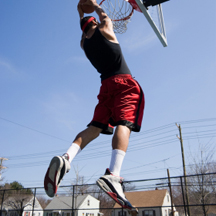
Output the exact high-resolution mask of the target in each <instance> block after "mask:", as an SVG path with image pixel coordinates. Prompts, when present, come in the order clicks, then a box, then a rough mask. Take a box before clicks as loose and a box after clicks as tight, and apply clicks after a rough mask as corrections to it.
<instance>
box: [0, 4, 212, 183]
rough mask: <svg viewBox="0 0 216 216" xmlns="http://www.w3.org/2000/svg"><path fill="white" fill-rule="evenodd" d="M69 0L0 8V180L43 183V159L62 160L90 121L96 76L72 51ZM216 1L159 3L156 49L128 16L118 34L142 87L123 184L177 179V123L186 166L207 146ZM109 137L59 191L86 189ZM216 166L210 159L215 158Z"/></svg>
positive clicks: (102, 165) (74, 36) (140, 20)
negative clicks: (160, 30) (160, 29)
mask: <svg viewBox="0 0 216 216" xmlns="http://www.w3.org/2000/svg"><path fill="white" fill-rule="evenodd" d="M77 3H78V2H77V1H69V0H63V1H60V0H43V1H42V0H37V1H36V0H32V1H29V0H22V1H21V0H0V29H1V33H0V77H1V78H0V101H1V103H0V145H1V150H0V157H6V158H8V159H9V160H8V161H5V162H4V166H6V167H7V169H6V170H5V171H4V173H3V177H4V182H12V181H18V182H20V183H22V184H23V185H24V186H25V187H37V186H42V185H43V178H44V174H45V172H46V169H47V166H48V164H49V161H50V160H51V158H52V157H53V156H54V155H61V154H63V153H64V152H65V151H66V150H67V149H68V147H69V146H70V144H71V142H72V141H73V139H74V137H75V135H76V134H77V133H78V132H79V131H80V130H83V129H85V127H86V125H87V124H88V123H89V122H90V121H91V118H92V115H93V111H94V107H95V105H96V103H97V97H96V96H97V94H98V91H99V87H100V78H99V74H98V73H97V72H96V70H95V69H94V68H93V67H92V65H91V64H90V63H89V62H88V60H87V59H86V57H85V55H84V53H83V51H82V50H81V48H80V46H79V42H80V38H81V30H80V27H79V17H78V13H77V10H76V7H77ZM215 9H216V2H215V1H214V0H209V1H208V4H207V7H206V5H204V4H203V1H201V0H198V1H195V0H192V1H186V0H182V1H177V0H171V1H169V2H166V3H164V4H163V14H164V19H165V26H166V31H167V38H168V47H166V48H164V47H163V46H162V45H161V44H160V42H159V40H158V39H157V38H156V36H155V34H154V32H153V31H152V29H151V28H150V26H149V24H148V23H147V21H146V19H145V17H144V16H143V15H142V14H141V13H138V12H136V13H135V14H134V16H133V17H132V20H131V22H130V23H129V24H128V30H127V32H126V33H124V34H121V35H119V34H118V35H117V37H118V40H119V42H120V44H121V47H122V50H123V53H124V56H125V59H126V61H127V63H128V66H129V68H130V69H131V72H132V74H133V76H134V77H135V79H137V80H138V82H139V83H140V85H141V86H142V88H143V90H144V93H145V99H146V106H145V114H144V119H143V124H142V130H141V132H140V133H132V135H131V140H130V145H129V149H128V152H127V154H126V157H125V160H124V164H123V167H122V176H123V177H125V179H127V180H134V179H146V178H159V177H166V169H168V168H169V169H170V175H171V176H175V175H181V174H182V169H181V167H182V161H181V151H180V144H179V140H178V139H177V137H176V134H178V128H177V127H176V126H175V122H177V123H178V124H181V126H182V132H183V138H184V147H185V154H186V164H187V165H188V164H189V163H192V158H193V157H192V156H195V155H196V154H199V150H200V148H201V146H202V145H206V144H207V145H208V148H206V149H205V150H206V152H208V151H209V149H213V148H214V146H215V141H216V137H215V125H216V124H215V122H216V100H215V93H216V85H215V81H216V28H215V25H216V14H215ZM110 143H111V136H106V135H101V136H100V137H99V138H98V139H97V140H95V141H93V142H92V143H91V144H90V145H89V146H88V147H87V148H86V149H84V150H83V152H82V153H80V154H79V155H78V156H77V158H76V159H75V160H74V162H73V164H72V169H71V172H70V173H68V174H67V176H66V177H65V178H64V181H63V182H62V184H63V185H64V184H65V185H68V184H70V183H71V182H72V181H73V180H74V178H75V172H74V169H73V167H76V169H78V170H79V172H80V175H82V176H84V177H85V179H86V180H88V181H86V182H88V183H92V182H94V181H95V180H96V179H97V178H98V177H99V176H100V175H102V174H103V173H104V171H105V169H106V168H107V167H108V166H109V162H110V154H111V147H110V146H111V144H110ZM214 159H215V156H214Z"/></svg>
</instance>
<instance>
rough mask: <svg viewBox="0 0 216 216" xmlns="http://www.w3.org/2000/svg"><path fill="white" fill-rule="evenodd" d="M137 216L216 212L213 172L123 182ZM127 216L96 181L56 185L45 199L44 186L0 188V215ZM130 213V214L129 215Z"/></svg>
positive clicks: (215, 175) (208, 215)
mask: <svg viewBox="0 0 216 216" xmlns="http://www.w3.org/2000/svg"><path fill="white" fill-rule="evenodd" d="M124 186H125V194H126V197H127V198H128V200H129V201H130V202H131V203H132V204H133V205H135V206H136V208H137V209H138V211H139V213H138V216H183V215H187V216H214V215H216V173H206V174H198V175H188V176H176V177H170V178H169V177H167V178H158V179H144V180H134V181H125V182H124ZM60 215H61V216H100V215H104V216H129V213H128V211H126V210H125V209H122V208H121V207H120V206H119V205H118V204H116V203H115V202H114V201H113V200H112V199H111V198H109V196H107V195H106V194H105V193H104V192H103V191H102V190H101V189H100V188H99V187H98V186H97V185H96V184H84V185H68V186H60V187H59V189H58V192H57V195H56V196H55V197H54V198H52V199H51V198H49V197H48V196H47V195H46V193H45V191H44V188H40V187H36V188H21V189H16V190H12V189H7V188H3V187H2V188H1V190H0V216H60ZM132 216H133V215H132Z"/></svg>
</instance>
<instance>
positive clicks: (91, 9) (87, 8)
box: [80, 0, 94, 14]
mask: <svg viewBox="0 0 216 216" xmlns="http://www.w3.org/2000/svg"><path fill="white" fill-rule="evenodd" d="M84 2H86V0H80V3H81V4H80V6H81V9H82V11H83V12H84V13H87V14H89V13H92V12H94V7H93V6H91V5H87V4H83V3H84Z"/></svg>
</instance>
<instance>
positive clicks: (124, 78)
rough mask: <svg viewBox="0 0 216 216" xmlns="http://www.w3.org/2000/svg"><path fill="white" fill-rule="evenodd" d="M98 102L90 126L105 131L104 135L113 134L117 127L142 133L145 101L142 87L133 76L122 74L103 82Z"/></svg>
mask: <svg viewBox="0 0 216 216" xmlns="http://www.w3.org/2000/svg"><path fill="white" fill-rule="evenodd" d="M98 100H99V102H98V104H97V106H96V107H95V112H94V116H93V119H92V121H91V123H90V124H89V125H93V126H95V127H99V128H101V129H103V131H102V132H101V133H104V134H112V133H113V127H114V126H117V125H125V126H127V127H128V128H130V129H131V130H132V131H135V132H139V131H140V128H141V123H142V118H143V112H144V104H145V100H144V94H143V91H142V89H141V87H140V85H139V84H138V82H137V81H135V80H134V79H133V78H132V77H131V75H129V74H120V75H115V76H112V77H110V78H107V79H105V80H103V81H102V85H101V87H100V93H99V95H98ZM89 125H88V126H89Z"/></svg>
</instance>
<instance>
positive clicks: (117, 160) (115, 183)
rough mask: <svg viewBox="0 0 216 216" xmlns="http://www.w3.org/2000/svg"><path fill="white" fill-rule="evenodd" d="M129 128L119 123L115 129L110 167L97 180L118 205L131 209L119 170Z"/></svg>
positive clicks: (127, 139)
mask: <svg viewBox="0 0 216 216" xmlns="http://www.w3.org/2000/svg"><path fill="white" fill-rule="evenodd" d="M130 132H131V130H130V129H129V128H128V127H127V126H123V125H119V126H117V128H116V130H115V134H114V136H113V140H112V147H113V150H112V157H111V162H110V168H109V169H107V170H106V172H105V175H103V176H102V177H101V178H99V179H98V180H97V184H98V186H99V187H100V188H101V189H102V190H104V191H105V192H106V193H107V194H108V195H109V196H110V197H112V198H113V199H114V200H115V201H116V202H117V203H118V204H119V205H121V206H122V207H124V208H128V209H130V210H131V209H133V206H132V205H131V204H130V202H129V201H128V200H127V198H126V197H125V195H124V192H123V188H122V183H123V178H121V177H120V176H119V175H120V170H121V166H122V162H123V159H124V156H125V153H126V151H127V147H128V143H129V137H130Z"/></svg>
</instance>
